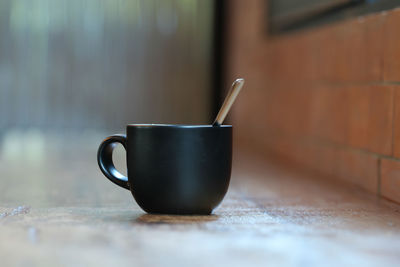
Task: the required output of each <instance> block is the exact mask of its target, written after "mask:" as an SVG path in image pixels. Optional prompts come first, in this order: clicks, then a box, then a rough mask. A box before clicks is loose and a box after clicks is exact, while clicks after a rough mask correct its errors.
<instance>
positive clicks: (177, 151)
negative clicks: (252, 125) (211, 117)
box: [97, 124, 232, 214]
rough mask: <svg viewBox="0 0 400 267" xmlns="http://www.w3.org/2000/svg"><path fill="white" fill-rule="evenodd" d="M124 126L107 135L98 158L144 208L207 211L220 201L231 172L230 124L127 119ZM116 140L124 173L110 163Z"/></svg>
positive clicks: (106, 172)
mask: <svg viewBox="0 0 400 267" xmlns="http://www.w3.org/2000/svg"><path fill="white" fill-rule="evenodd" d="M126 132H127V133H126V135H112V136H110V137H108V138H106V139H105V140H104V141H103V142H102V143H101V144H100V147H99V149H98V153H97V161H98V164H99V167H100V170H101V171H102V172H103V174H104V175H105V176H106V177H107V178H108V179H109V180H110V181H112V182H113V183H115V184H117V185H119V186H121V187H123V188H125V189H128V190H130V191H131V192H132V195H133V197H134V198H135V200H136V202H137V203H138V205H139V206H140V207H141V208H142V209H143V210H144V211H146V212H148V213H161V214H210V213H211V212H212V210H213V209H214V208H215V207H216V206H217V205H218V204H219V203H221V201H222V199H223V198H224V196H225V194H226V192H227V190H228V186H229V181H230V177H231V166H232V126H231V125H221V126H213V125H166V124H129V125H127V127H126ZM116 143H120V144H122V145H123V146H124V148H125V150H126V152H127V157H126V158H127V171H128V177H125V176H124V175H122V174H121V173H120V172H118V171H117V170H116V168H115V167H114V164H113V161H112V152H113V148H114V146H115V145H116Z"/></svg>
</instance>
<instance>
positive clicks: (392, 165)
mask: <svg viewBox="0 0 400 267" xmlns="http://www.w3.org/2000/svg"><path fill="white" fill-rule="evenodd" d="M380 173H381V186H380V188H381V192H380V194H381V195H382V196H384V197H386V198H389V199H391V200H393V201H396V202H400V161H396V160H391V159H381V170H380Z"/></svg>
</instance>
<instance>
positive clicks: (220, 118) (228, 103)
mask: <svg viewBox="0 0 400 267" xmlns="http://www.w3.org/2000/svg"><path fill="white" fill-rule="evenodd" d="M243 84H244V79H242V78H239V79H236V80H235V81H234V82H233V84H232V87H231V89H230V90H229V92H228V95H227V96H226V98H225V100H224V103H223V104H222V107H221V109H220V110H219V112H218V115H217V117H216V118H215V121H214V123H213V125H214V126H219V125H221V124H222V123H223V122H224V120H225V117H226V115H227V114H228V112H229V110H230V109H231V107H232V104H233V102H235V99H236V97H237V95H238V94H239V92H240V89H242V87H243Z"/></svg>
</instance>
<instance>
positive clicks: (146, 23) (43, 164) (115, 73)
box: [0, 0, 221, 199]
mask: <svg viewBox="0 0 400 267" xmlns="http://www.w3.org/2000/svg"><path fill="white" fill-rule="evenodd" d="M220 5H221V4H218V3H216V2H214V1H212V0H204V1H188V0H167V1H155V0H151V1H140V0H130V1H126V0H116V1H107V0H83V1H82V0H35V1H30V0H22V1H20V0H4V1H0V36H1V38H0V171H3V172H5V177H7V179H6V178H3V179H2V184H3V185H2V186H1V187H0V188H1V189H0V191H2V192H0V193H3V194H4V195H5V196H7V195H9V196H10V198H11V199H16V198H17V197H15V196H13V194H17V195H21V197H23V196H22V195H23V194H18V193H16V191H17V190H16V189H14V188H15V185H16V184H17V182H16V181H18V180H19V181H20V182H25V183H26V184H27V185H28V184H31V183H32V184H34V183H38V182H39V184H40V181H42V180H43V179H44V180H45V181H47V179H48V178H46V177H52V176H57V175H58V174H59V173H62V172H63V171H68V169H69V168H68V167H67V166H63V165H62V164H61V163H60V164H59V166H58V169H57V168H56V169H54V170H53V171H50V172H49V173H47V174H43V173H42V172H43V170H49V168H50V166H52V165H57V164H56V163H57V162H61V161H63V160H67V161H69V162H71V161H72V160H73V159H78V158H79V159H80V160H82V161H83V162H88V163H90V166H93V168H94V167H95V164H96V163H95V153H96V149H97V146H98V145H99V143H100V142H101V140H102V139H103V138H105V137H106V136H108V135H111V134H114V133H123V132H125V125H126V124H129V123H179V124H207V123H210V122H211V121H212V118H213V117H214V115H215V113H216V106H217V104H218V102H219V90H217V89H216V88H217V86H216V85H217V83H218V81H219V76H218V74H219V72H220V71H219V69H218V66H219V65H220V60H219V56H218V55H217V54H218V51H219V50H218V49H219V48H218V47H220V46H219V45H218V42H219V41H220V40H219V38H218V37H216V36H218V34H217V32H218V29H219V26H218V25H219V22H218V21H219V15H220V13H219V10H220ZM124 158H125V152H124V151H123V149H122V148H121V147H118V148H117V151H116V156H115V160H116V164H117V165H118V166H119V168H120V169H122V170H124V169H126V167H125V164H124ZM77 161H78V160H77ZM21 164H22V165H23V166H24V168H20V166H21ZM30 168H32V169H30ZM39 170H40V171H39ZM125 172H126V171H125ZM27 173H30V175H27ZM95 173H96V174H99V172H97V170H96V171H95ZM78 175H79V174H78ZM91 175H93V174H91ZM26 176H29V177H26ZM70 176H71V177H74V176H76V175H73V174H71V175H70ZM22 177H26V178H25V180H24V181H21V179H23V178H22ZM67 179H68V178H67ZM71 179H72V178H71ZM14 183H15V184H14ZM46 183H48V182H42V185H43V184H46ZM77 184H78V182H77ZM35 187H37V191H38V193H37V194H38V195H40V194H41V193H40V192H39V191H43V192H45V188H41V186H35ZM44 187H46V186H44ZM77 188H78V186H77ZM27 194H28V195H29V194H31V193H27ZM46 194H47V193H46ZM25 195H26V193H25ZM36 199H37V198H36Z"/></svg>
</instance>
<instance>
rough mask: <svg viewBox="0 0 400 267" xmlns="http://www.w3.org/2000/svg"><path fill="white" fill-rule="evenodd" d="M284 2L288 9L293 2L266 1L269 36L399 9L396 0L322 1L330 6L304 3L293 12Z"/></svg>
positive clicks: (287, 0) (398, 3)
mask: <svg viewBox="0 0 400 267" xmlns="http://www.w3.org/2000/svg"><path fill="white" fill-rule="evenodd" d="M283 1H286V4H287V5H290V1H296V0H266V9H267V18H268V19H267V20H266V24H267V29H268V32H269V34H271V35H278V34H285V33H288V32H293V31H298V30H302V29H306V28H310V27H316V26H320V25H324V24H328V23H332V22H335V21H339V20H345V19H349V18H352V17H357V16H360V15H365V14H369V13H374V12H380V11H384V10H389V9H393V8H395V7H399V6H400V1H399V0H330V1H322V2H324V3H328V2H330V5H329V4H326V5H320V6H319V7H316V5H314V7H310V6H309V7H308V8H307V3H306V2H307V1H306V0H305V1H304V3H305V5H304V6H302V7H301V8H298V10H297V11H296V10H294V11H293V10H285V9H284V8H282V3H283ZM297 2H299V1H298V0H297ZM309 2H310V3H315V2H313V1H309ZM274 5H275V6H274Z"/></svg>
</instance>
